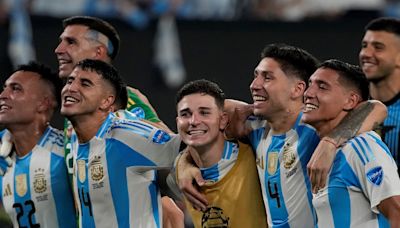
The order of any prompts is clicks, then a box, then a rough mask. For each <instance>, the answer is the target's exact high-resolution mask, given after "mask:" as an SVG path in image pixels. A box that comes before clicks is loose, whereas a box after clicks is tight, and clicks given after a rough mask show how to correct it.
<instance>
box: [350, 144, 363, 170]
mask: <svg viewBox="0 0 400 228" xmlns="http://www.w3.org/2000/svg"><path fill="white" fill-rule="evenodd" d="M350 145H351V147H352V148H353V150H354V151H355V152H356V153H357V155H358V157H359V158H360V160H361V162H362V164H363V165H365V160H364V158H363V156H362V155H361V154H360V151H359V150H358V149H357V147H356V145H354V142H353V141H350Z"/></svg>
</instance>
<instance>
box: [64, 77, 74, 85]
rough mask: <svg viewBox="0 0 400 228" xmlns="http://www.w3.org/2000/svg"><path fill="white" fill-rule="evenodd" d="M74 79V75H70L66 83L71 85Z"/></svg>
mask: <svg viewBox="0 0 400 228" xmlns="http://www.w3.org/2000/svg"><path fill="white" fill-rule="evenodd" d="M73 81H74V78H73V77H68V78H67V81H66V82H65V84H68V85H70V84H71V83H72V82H73Z"/></svg>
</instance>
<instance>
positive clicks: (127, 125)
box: [111, 120, 181, 168]
mask: <svg viewBox="0 0 400 228" xmlns="http://www.w3.org/2000/svg"><path fill="white" fill-rule="evenodd" d="M111 134H112V136H111V137H112V138H115V139H116V140H118V141H121V142H122V143H124V144H126V145H127V146H128V147H130V148H131V149H132V150H133V151H135V152H136V153H140V154H141V155H142V156H144V157H146V158H147V159H149V160H150V161H152V162H153V163H154V164H155V165H156V166H158V167H160V168H162V167H165V168H167V167H168V168H170V167H172V165H173V162H174V159H175V157H176V156H177V155H178V153H179V148H180V145H181V140H180V137H179V136H178V135H176V134H168V133H167V132H165V131H163V130H161V129H158V128H156V127H154V126H152V125H150V124H147V123H145V122H144V121H140V120H137V121H128V120H121V122H120V123H119V124H118V125H115V126H113V127H112V130H111Z"/></svg>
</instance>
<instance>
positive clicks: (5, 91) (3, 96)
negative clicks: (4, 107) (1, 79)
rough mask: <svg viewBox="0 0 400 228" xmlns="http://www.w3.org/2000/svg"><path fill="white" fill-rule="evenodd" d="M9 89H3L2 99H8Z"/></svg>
mask: <svg viewBox="0 0 400 228" xmlns="http://www.w3.org/2000/svg"><path fill="white" fill-rule="evenodd" d="M8 91H9V90H8V89H7V88H4V89H3V91H1V93H0V99H6V98H7V97H8V95H9V92H8Z"/></svg>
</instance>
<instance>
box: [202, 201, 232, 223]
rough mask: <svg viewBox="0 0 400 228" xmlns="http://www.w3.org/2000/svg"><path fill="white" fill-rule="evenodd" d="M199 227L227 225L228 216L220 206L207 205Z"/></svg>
mask: <svg viewBox="0 0 400 228" xmlns="http://www.w3.org/2000/svg"><path fill="white" fill-rule="evenodd" d="M201 227H202V228H209V227H221V228H225V227H229V217H227V216H226V215H224V210H223V209H222V208H219V207H215V206H214V207H208V208H207V209H206V211H205V212H204V213H203V216H202V218H201Z"/></svg>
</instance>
